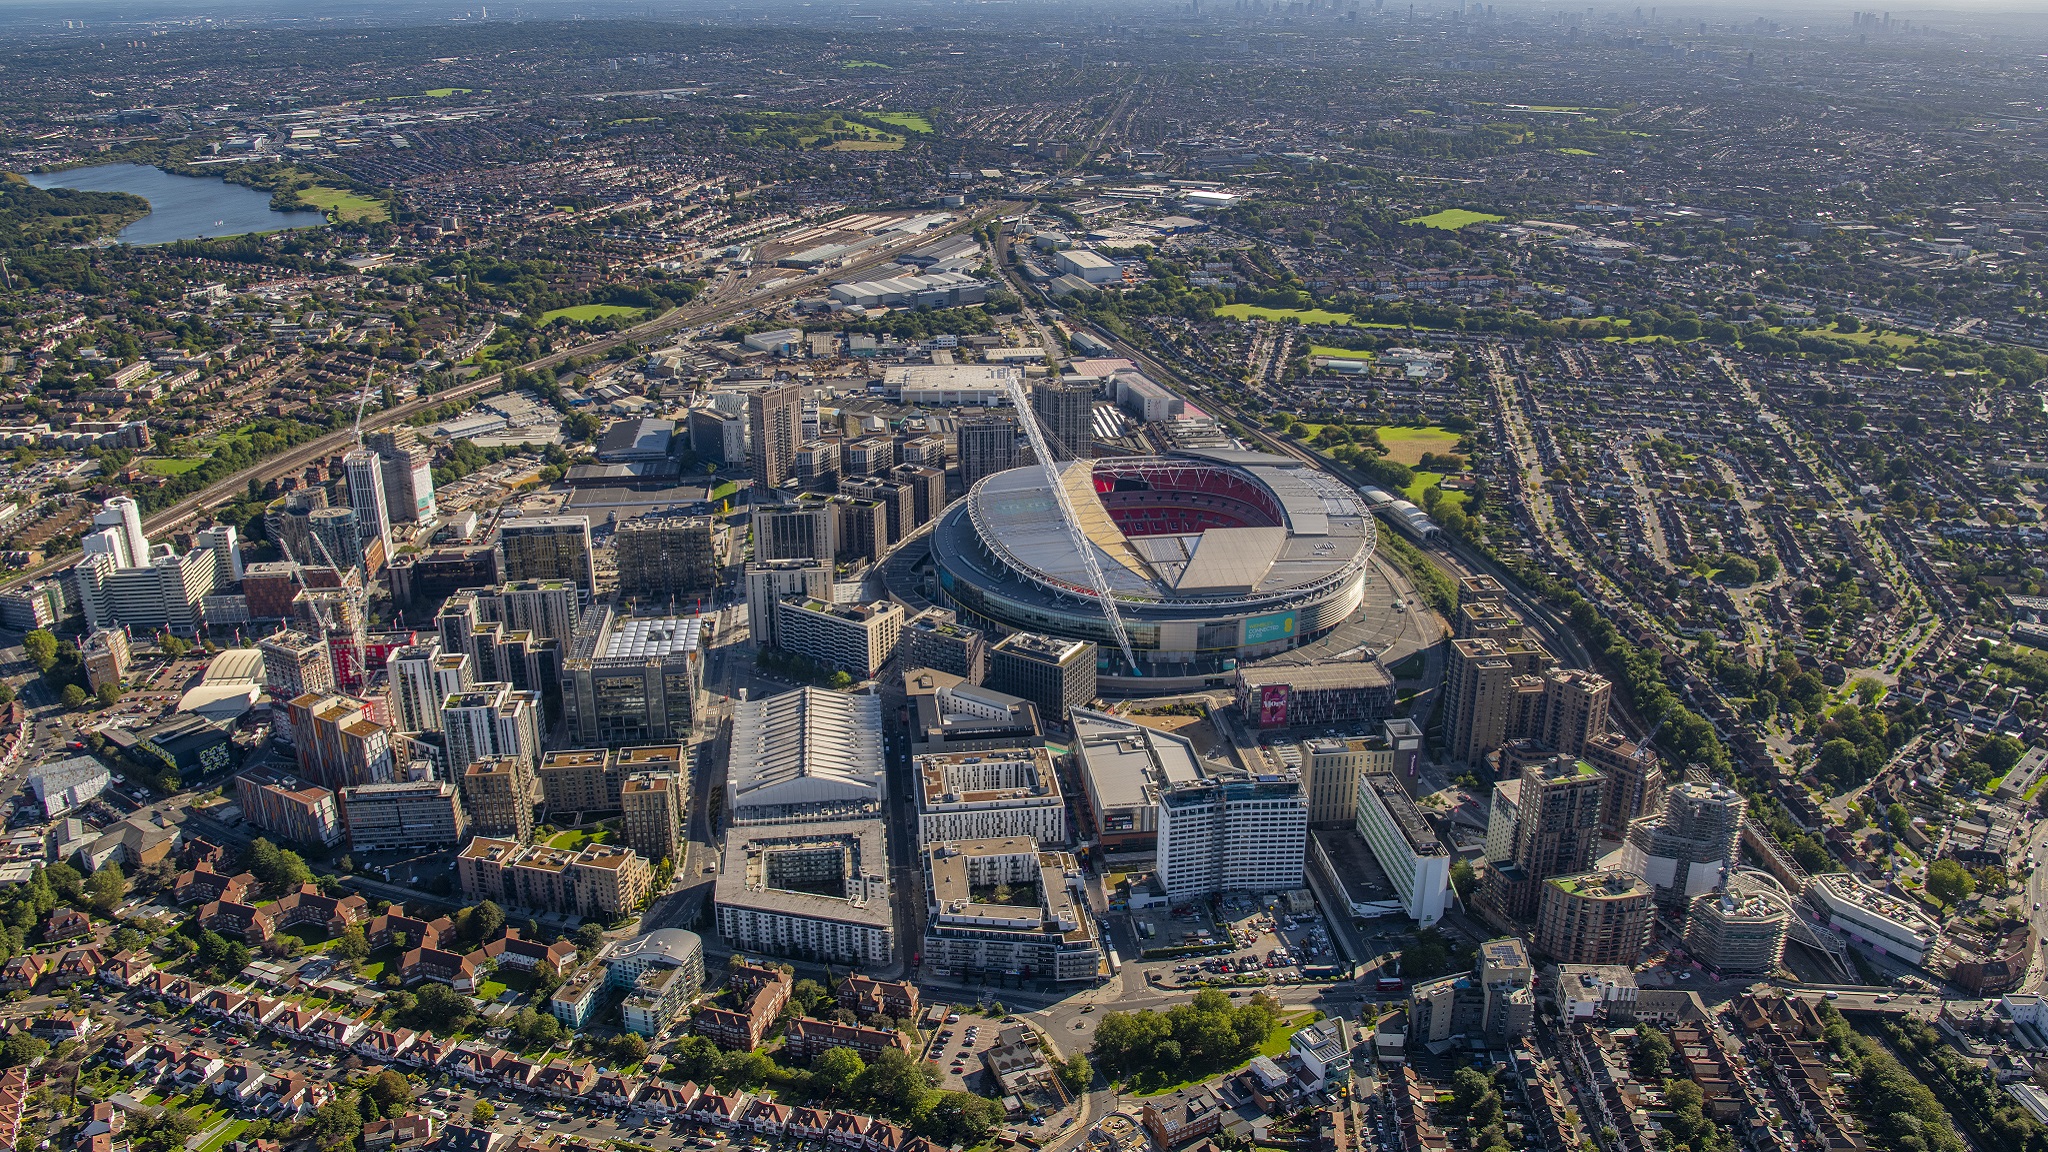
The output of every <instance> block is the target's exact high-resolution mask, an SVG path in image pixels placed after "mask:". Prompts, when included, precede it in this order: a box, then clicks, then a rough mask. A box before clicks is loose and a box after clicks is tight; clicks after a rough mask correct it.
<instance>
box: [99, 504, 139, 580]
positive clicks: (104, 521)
mask: <svg viewBox="0 0 2048 1152" xmlns="http://www.w3.org/2000/svg"><path fill="white" fill-rule="evenodd" d="M92 526H93V530H94V534H97V533H100V532H111V533H112V534H113V538H114V540H116V541H118V544H117V545H116V547H117V549H118V550H117V551H116V552H115V553H114V555H115V557H116V558H117V559H118V560H120V562H121V567H123V568H136V567H140V566H142V565H144V564H147V563H149V537H147V536H145V535H143V532H142V505H140V504H137V503H136V502H135V498H134V497H133V496H113V497H109V498H108V500H107V502H106V503H105V504H102V505H101V506H100V510H99V511H98V512H95V513H93V517H92Z"/></svg>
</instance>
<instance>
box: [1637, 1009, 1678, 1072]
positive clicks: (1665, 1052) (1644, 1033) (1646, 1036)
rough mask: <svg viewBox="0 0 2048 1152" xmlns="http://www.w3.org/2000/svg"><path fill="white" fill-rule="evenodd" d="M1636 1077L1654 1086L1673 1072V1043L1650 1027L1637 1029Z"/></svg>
mask: <svg viewBox="0 0 2048 1152" xmlns="http://www.w3.org/2000/svg"><path fill="white" fill-rule="evenodd" d="M1635 1067H1636V1075H1637V1076H1640V1077H1642V1078H1643V1080H1644V1081H1646V1082H1648V1083H1651V1084H1654V1083H1656V1082H1657V1081H1659V1080H1662V1079H1664V1075H1665V1073H1667V1072H1669V1071H1670V1070H1671V1041H1670V1040H1669V1039H1667V1038H1666V1037H1665V1035H1664V1033H1662V1032H1659V1031H1658V1030H1657V1029H1656V1028H1654V1027H1651V1026H1650V1025H1647V1024H1645V1025H1643V1026H1642V1027H1640V1028H1638V1029H1636V1050H1635Z"/></svg>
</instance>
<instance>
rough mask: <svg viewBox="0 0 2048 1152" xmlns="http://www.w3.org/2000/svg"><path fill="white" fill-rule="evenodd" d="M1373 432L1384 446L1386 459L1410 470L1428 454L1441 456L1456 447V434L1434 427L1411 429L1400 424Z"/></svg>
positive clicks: (1390, 425)
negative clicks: (1406, 466) (1404, 465)
mask: <svg viewBox="0 0 2048 1152" xmlns="http://www.w3.org/2000/svg"><path fill="white" fill-rule="evenodd" d="M1373 432H1374V433H1376V434H1377V435H1378V436H1379V438H1380V443H1381V444H1383V445H1385V446H1386V449H1387V459H1389V460H1392V461H1393V462H1394V463H1396V464H1406V465H1408V466H1409V467H1410V468H1413V467H1415V466H1416V465H1417V464H1420V463H1422V458H1423V456H1425V455H1427V454H1429V453H1432V452H1434V453H1436V454H1437V455H1440V456H1441V455H1443V454H1444V453H1447V452H1454V451H1456V450H1457V447H1458V434H1457V433H1456V432H1452V431H1450V430H1448V429H1444V428H1438V427H1436V426H1435V425H1430V426H1427V427H1422V428H1412V427H1408V426H1406V425H1401V424H1382V425H1380V426H1379V427H1377V428H1374V429H1373Z"/></svg>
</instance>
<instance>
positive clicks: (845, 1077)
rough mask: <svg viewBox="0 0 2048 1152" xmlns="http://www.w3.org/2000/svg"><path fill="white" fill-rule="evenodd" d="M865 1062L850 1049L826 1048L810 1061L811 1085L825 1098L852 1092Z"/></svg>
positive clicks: (858, 1054)
mask: <svg viewBox="0 0 2048 1152" xmlns="http://www.w3.org/2000/svg"><path fill="white" fill-rule="evenodd" d="M867 1070H868V1063H867V1061H865V1060H863V1059H861V1058H860V1053H858V1052H855V1051H854V1050H853V1049H851V1048H827V1049H825V1050H824V1051H823V1052H820V1053H818V1058H817V1059H816V1060H813V1061H811V1083H812V1085H813V1086H815V1087H817V1088H818V1089H819V1090H820V1091H822V1092H824V1093H825V1094H826V1095H827V1096H834V1097H837V1096H844V1095H846V1094H847V1093H849V1092H851V1091H852V1090H853V1086H854V1084H855V1083H856V1082H857V1081H859V1079H860V1075H861V1073H863V1072H865V1071H867Z"/></svg>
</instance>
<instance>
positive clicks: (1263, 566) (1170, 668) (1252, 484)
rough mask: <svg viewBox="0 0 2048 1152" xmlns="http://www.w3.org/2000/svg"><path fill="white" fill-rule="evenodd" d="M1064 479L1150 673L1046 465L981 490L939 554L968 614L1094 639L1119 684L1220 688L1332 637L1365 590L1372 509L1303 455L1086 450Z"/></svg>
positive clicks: (1104, 673) (952, 523) (957, 602)
mask: <svg viewBox="0 0 2048 1152" xmlns="http://www.w3.org/2000/svg"><path fill="white" fill-rule="evenodd" d="M1059 474H1060V482H1061V483H1062V484H1063V485H1064V486H1065V488H1066V492H1067V498H1068V502H1069V503H1071V504H1072V505H1073V507H1074V511H1075V514H1076V517H1077V518H1078V520H1079V521H1080V525H1079V526H1080V529H1081V533H1080V534H1081V536H1082V538H1083V539H1085V540H1086V541H1087V545H1086V546H1087V547H1088V548H1090V549H1091V550H1092V551H1093V553H1094V556H1095V561H1096V563H1097V565H1099V566H1100V568H1101V569H1102V572H1103V574H1104V575H1105V576H1106V577H1107V582H1108V584H1109V587H1110V592H1111V595H1113V596H1114V597H1115V598H1116V605H1117V612H1118V615H1119V616H1120V617H1121V618H1122V619H1123V622H1124V627H1125V628H1126V629H1127V630H1128V631H1129V633H1130V637H1131V646H1132V649H1133V651H1134V652H1135V654H1136V655H1137V659H1138V667H1137V668H1136V669H1132V668H1130V667H1128V666H1127V664H1126V661H1125V660H1124V657H1123V653H1122V650H1121V649H1120V648H1119V647H1118V645H1117V643H1116V639H1115V637H1114V634H1113V633H1112V632H1111V630H1110V626H1109V622H1108V621H1107V620H1106V619H1105V618H1104V616H1103V613H1102V609H1101V607H1100V606H1099V600H1098V598H1097V594H1096V592H1095V587H1094V583H1093V581H1092V579H1091V577H1090V575H1089V572H1088V568H1087V565H1086V563H1085V562H1084V561H1083V559H1082V557H1081V555H1080V553H1079V552H1078V551H1077V550H1076V543H1075V537H1074V534H1073V533H1072V532H1071V531H1070V530H1069V528H1068V525H1067V524H1066V521H1065V517H1064V515H1063V513H1062V512H1061V509H1060V504H1059V501H1058V499H1057V498H1056V497H1055V495H1054V494H1053V492H1052V491H1051V490H1050V489H1049V488H1048V487H1047V483H1046V475H1045V471H1044V469H1042V468H1039V467H1036V466H1032V467H1027V468H1016V469H1012V470H1010V471H1007V472H998V473H996V474H995V475H992V476H989V477H986V478H984V479H983V480H982V481H981V482H980V483H978V484H976V485H975V486H974V489H973V490H972V491H971V492H969V493H968V494H967V496H966V497H965V498H964V499H962V500H960V501H959V502H957V503H955V504H954V505H953V506H952V507H950V508H948V509H947V510H946V512H945V514H944V515H943V516H942V517H941V518H940V520H939V524H938V526H937V528H936V529H934V531H933V533H932V557H933V560H934V561H935V563H936V565H937V568H938V576H939V587H940V590H941V592H942V593H943V594H944V596H945V598H946V600H947V602H948V604H949V605H950V606H951V607H952V608H954V609H955V610H956V611H958V612H959V613H960V616H961V619H962V620H963V621H964V622H972V623H978V624H982V625H993V626H995V627H997V628H999V629H1001V630H1021V631H1027V632H1042V633H1046V634H1048V635H1053V636H1063V637H1069V638H1073V639H1080V640H1092V641H1094V642H1095V643H1096V646H1097V648H1098V649H1099V650H1100V654H1101V658H1102V666H1101V681H1102V687H1103V689H1104V690H1105V691H1162V690H1173V689H1179V688H1183V687H1191V686H1199V685H1201V684H1205V683H1218V682H1221V681H1222V679H1223V678H1224V677H1225V676H1226V674H1227V673H1229V672H1230V671H1232V670H1233V669H1235V668H1236V667H1237V664H1238V662H1239V661H1245V660H1255V659H1259V658H1262V657H1266V656H1271V655H1273V654H1275V653H1278V652H1283V651H1286V650H1287V649H1290V648H1294V647H1297V646H1299V645H1302V644H1306V643H1309V642H1310V641H1313V640H1315V639H1316V638H1318V637H1320V636H1322V635H1324V634H1325V633H1327V632H1329V631H1330V630H1331V629H1332V628H1335V627H1336V626H1337V625H1338V624H1340V623H1342V622H1343V621H1344V619H1345V618H1346V617H1348V616H1350V615H1351V614H1352V613H1353V612H1354V611H1356V610H1357V609H1358V606H1359V604H1360V602H1361V600H1362V598H1363V596H1364V590H1365V578H1366V570H1367V568H1368V566H1369V564H1370V562H1371V559H1372V551H1373V543H1374V539H1375V536H1374V526H1373V518H1372V514H1371V513H1370V512H1369V511H1368V510H1367V509H1366V507H1365V505H1364V503H1363V501H1361V500H1360V499H1359V497H1358V495H1357V493H1355V492H1353V491H1352V490H1351V489H1349V488H1347V487H1345V486H1344V485H1343V484H1342V483H1340V482H1338V481H1337V480H1336V479H1334V478H1333V477H1331V476H1329V475H1328V474H1326V473H1324V472H1321V471H1318V470H1316V469H1314V468H1310V467H1308V466H1306V465H1304V464H1301V463H1299V462H1297V461H1294V460H1289V459H1287V458H1285V457H1281V456H1269V455H1266V454H1264V453H1260V452H1246V451H1236V450H1209V449H1204V450H1192V451H1184V452H1176V453H1173V454H1170V455H1166V456H1134V457H1117V458H1109V459H1100V460H1077V461H1073V462H1071V463H1067V464H1063V465H1060V466H1059Z"/></svg>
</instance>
